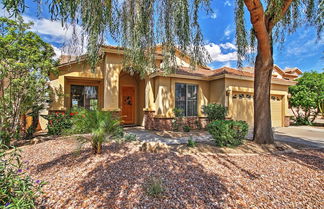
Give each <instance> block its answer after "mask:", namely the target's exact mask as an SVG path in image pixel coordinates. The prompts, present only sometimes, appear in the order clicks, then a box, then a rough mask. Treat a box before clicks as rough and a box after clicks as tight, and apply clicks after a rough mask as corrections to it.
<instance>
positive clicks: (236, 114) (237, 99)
mask: <svg viewBox="0 0 324 209" xmlns="http://www.w3.org/2000/svg"><path fill="white" fill-rule="evenodd" d="M232 101H233V112H232V113H233V119H234V120H244V121H246V122H247V123H248V124H249V126H253V95H252V94H248V93H239V92H234V93H233V96H232Z"/></svg>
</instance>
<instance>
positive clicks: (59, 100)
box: [50, 84, 64, 109]
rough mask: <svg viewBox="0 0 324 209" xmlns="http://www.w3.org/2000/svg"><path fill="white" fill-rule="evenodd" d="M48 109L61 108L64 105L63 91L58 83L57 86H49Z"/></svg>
mask: <svg viewBox="0 0 324 209" xmlns="http://www.w3.org/2000/svg"><path fill="white" fill-rule="evenodd" d="M50 98H51V102H50V109H61V107H64V91H63V86H62V85H61V84H60V85H59V86H58V87H53V86H50Z"/></svg>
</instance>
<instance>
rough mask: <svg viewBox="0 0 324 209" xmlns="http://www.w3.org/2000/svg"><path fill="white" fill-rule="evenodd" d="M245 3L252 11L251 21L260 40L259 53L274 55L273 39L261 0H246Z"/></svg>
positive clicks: (266, 56)
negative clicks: (267, 25) (272, 51)
mask: <svg viewBox="0 0 324 209" xmlns="http://www.w3.org/2000/svg"><path fill="white" fill-rule="evenodd" d="M244 3H245V5H246V7H247V8H248V10H249V12H250V19H251V23H252V25H253V29H254V31H255V36H256V38H257V40H258V53H260V54H261V55H262V57H265V58H268V57H272V55H271V41H270V38H269V33H268V30H267V27H266V24H265V23H266V22H265V14H264V9H263V6H262V3H261V1H260V0H244ZM265 61H266V60H265Z"/></svg>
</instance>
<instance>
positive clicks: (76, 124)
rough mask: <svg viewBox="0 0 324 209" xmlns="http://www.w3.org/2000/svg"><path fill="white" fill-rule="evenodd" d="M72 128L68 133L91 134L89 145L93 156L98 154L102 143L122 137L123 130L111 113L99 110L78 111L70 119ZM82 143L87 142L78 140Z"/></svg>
mask: <svg viewBox="0 0 324 209" xmlns="http://www.w3.org/2000/svg"><path fill="white" fill-rule="evenodd" d="M71 122H72V124H73V125H72V127H71V129H70V130H68V133H73V134H85V133H90V134H91V140H90V141H91V145H92V148H93V152H94V154H100V153H101V151H102V143H103V142H104V141H107V140H111V139H114V138H121V137H122V136H123V129H122V127H121V126H120V122H119V119H117V118H114V117H113V115H112V113H111V112H107V111H100V110H87V109H80V110H79V111H78V114H76V115H74V116H73V117H72V120H71ZM79 139H80V141H81V142H82V143H84V142H86V141H88V140H89V139H88V138H86V137H80V138H79Z"/></svg>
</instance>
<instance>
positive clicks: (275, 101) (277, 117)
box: [270, 96, 282, 127]
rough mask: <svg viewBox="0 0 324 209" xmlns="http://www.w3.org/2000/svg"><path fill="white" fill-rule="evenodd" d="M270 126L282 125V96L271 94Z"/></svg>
mask: <svg viewBox="0 0 324 209" xmlns="http://www.w3.org/2000/svg"><path fill="white" fill-rule="evenodd" d="M270 101H271V119H272V127H281V126H282V96H271V100H270Z"/></svg>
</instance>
